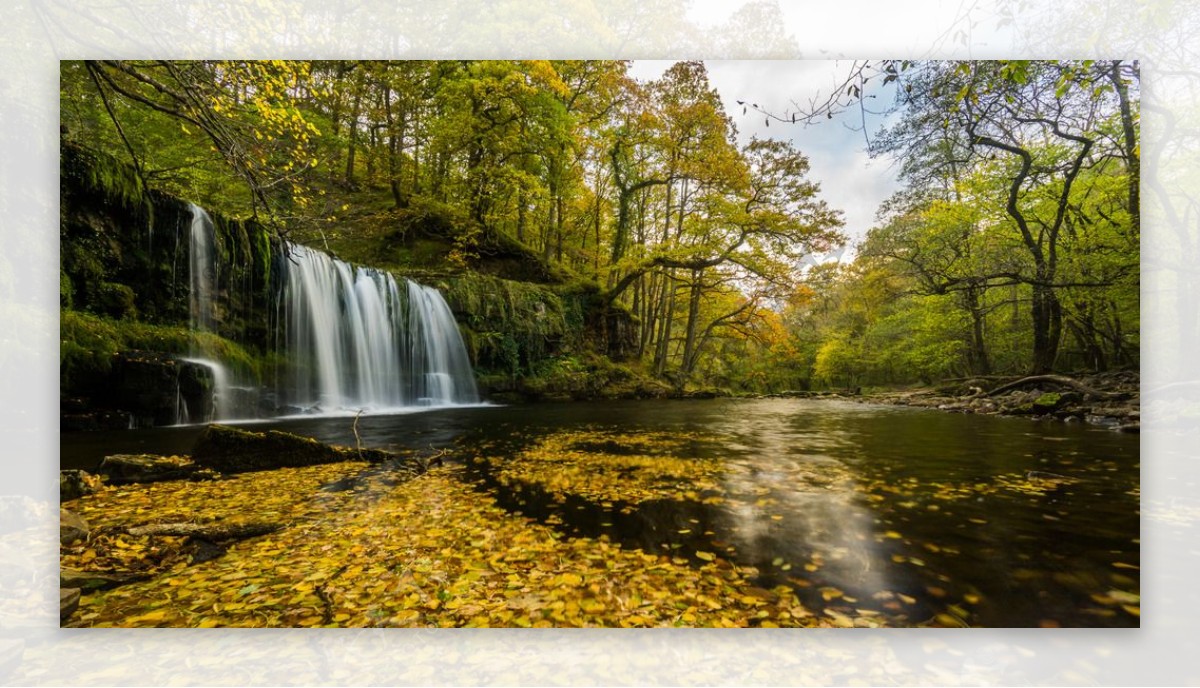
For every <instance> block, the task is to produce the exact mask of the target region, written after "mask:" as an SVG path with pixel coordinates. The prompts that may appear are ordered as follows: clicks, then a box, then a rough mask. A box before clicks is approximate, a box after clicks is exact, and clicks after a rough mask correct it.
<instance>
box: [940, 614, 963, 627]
mask: <svg viewBox="0 0 1200 688" xmlns="http://www.w3.org/2000/svg"><path fill="white" fill-rule="evenodd" d="M933 618H934V620H935V621H937V622H938V623H939V624H941V625H942V626H945V627H947V628H966V626H967V624H966V622H964V621H963V620H962V619H959V618H956V617H954V616H951V615H950V614H945V613H942V614H938V615H937V616H935V617H933Z"/></svg>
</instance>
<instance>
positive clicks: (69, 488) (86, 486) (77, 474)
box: [58, 470, 104, 502]
mask: <svg viewBox="0 0 1200 688" xmlns="http://www.w3.org/2000/svg"><path fill="white" fill-rule="evenodd" d="M103 485H104V481H102V480H101V479H100V476H98V475H92V474H91V473H88V472H87V471H80V470H64V471H59V472H58V501H59V502H69V501H71V500H72V499H79V498H80V497H82V496H84V495H88V494H92V493H93V492H95V491H96V490H98V489H100V488H101V487H102V486H103Z"/></svg>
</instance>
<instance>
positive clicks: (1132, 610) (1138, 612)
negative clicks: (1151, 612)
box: [1121, 604, 1142, 617]
mask: <svg viewBox="0 0 1200 688" xmlns="http://www.w3.org/2000/svg"><path fill="white" fill-rule="evenodd" d="M1121 609H1124V610H1125V611H1126V612H1128V613H1130V614H1132V615H1134V616H1137V617H1140V616H1141V615H1142V608H1141V607H1135V606H1133V605H1129V604H1123V605H1121Z"/></svg>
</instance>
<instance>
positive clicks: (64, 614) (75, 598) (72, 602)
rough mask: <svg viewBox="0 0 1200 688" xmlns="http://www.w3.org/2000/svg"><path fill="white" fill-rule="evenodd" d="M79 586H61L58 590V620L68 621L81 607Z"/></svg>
mask: <svg viewBox="0 0 1200 688" xmlns="http://www.w3.org/2000/svg"><path fill="white" fill-rule="evenodd" d="M80 592H81V591H80V590H79V588H59V590H58V620H59V621H66V620H67V619H69V618H70V617H71V615H72V614H74V613H75V610H76V609H79V596H80Z"/></svg>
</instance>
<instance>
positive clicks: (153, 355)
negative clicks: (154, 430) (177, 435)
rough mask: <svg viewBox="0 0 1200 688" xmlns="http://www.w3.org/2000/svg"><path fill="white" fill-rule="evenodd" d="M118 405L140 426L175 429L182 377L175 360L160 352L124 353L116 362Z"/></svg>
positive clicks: (115, 378) (118, 355)
mask: <svg viewBox="0 0 1200 688" xmlns="http://www.w3.org/2000/svg"><path fill="white" fill-rule="evenodd" d="M112 380H113V391H114V393H115V398H116V405H117V406H118V407H119V408H121V409H123V410H126V411H129V412H130V413H131V414H133V417H134V419H135V420H136V422H137V424H138V425H139V426H155V425H172V424H174V423H175V422H176V419H177V418H178V416H179V404H178V402H179V397H180V391H181V390H180V382H181V381H180V376H179V366H178V363H177V362H176V360H175V357H174V356H171V355H170V354H165V353H162V352H158V351H121V352H119V353H117V355H116V357H115V358H114V359H113V374H112Z"/></svg>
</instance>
